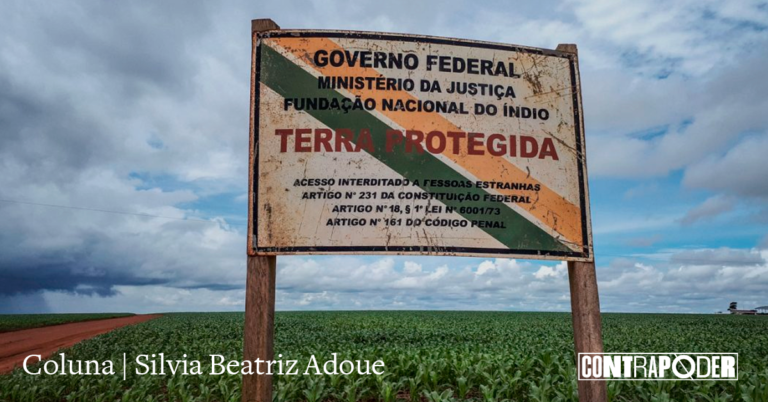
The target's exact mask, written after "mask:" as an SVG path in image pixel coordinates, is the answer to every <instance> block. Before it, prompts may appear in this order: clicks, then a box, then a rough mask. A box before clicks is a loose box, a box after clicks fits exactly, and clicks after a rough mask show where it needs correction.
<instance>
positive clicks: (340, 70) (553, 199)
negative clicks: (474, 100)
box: [267, 38, 583, 246]
mask: <svg viewBox="0 0 768 402" xmlns="http://www.w3.org/2000/svg"><path fill="white" fill-rule="evenodd" d="M267 41H268V42H271V43H274V44H277V45H279V46H280V47H281V48H282V49H284V50H285V51H288V52H290V53H291V54H293V56H294V57H297V58H299V59H301V60H302V61H304V62H305V63H306V64H307V65H308V66H310V67H312V68H314V69H316V70H317V71H319V72H320V73H321V74H323V75H341V76H360V77H380V76H381V74H380V73H379V72H378V71H376V70H375V69H373V68H363V67H349V66H346V65H345V66H342V67H332V66H326V67H318V66H316V65H315V64H314V62H313V61H312V56H313V55H314V53H315V52H316V51H317V50H321V49H322V50H327V51H329V52H330V51H333V50H344V49H343V48H342V47H341V46H339V45H338V44H337V43H336V42H334V41H332V40H330V39H328V38H269V39H267ZM349 92H351V93H353V94H355V95H359V96H361V97H363V98H371V99H376V102H377V104H381V101H382V99H385V98H388V99H394V100H397V99H401V100H403V101H406V100H416V99H417V98H415V97H414V96H412V95H411V94H409V93H408V92H405V91H377V90H375V89H372V90H369V89H367V88H366V89H359V90H358V89H353V90H349ZM379 112H380V113H382V114H384V115H385V116H387V117H388V118H390V119H391V120H392V121H394V122H395V123H397V124H398V125H400V126H401V127H403V128H405V129H406V130H411V129H414V130H420V131H422V132H424V133H425V134H426V133H427V132H429V131H432V130H439V131H442V132H448V131H466V130H462V129H461V128H459V127H458V126H456V125H455V124H453V123H452V122H451V121H449V120H448V119H446V118H445V117H443V116H441V115H440V114H437V113H427V112H409V113H398V112H394V111H382V110H379ZM442 155H443V156H445V157H447V158H448V159H450V160H452V161H453V162H454V163H456V164H458V165H460V166H461V167H463V168H464V169H466V170H467V171H469V172H470V173H472V174H473V175H474V176H475V177H477V178H478V179H480V180H485V181H511V182H520V183H526V184H533V185H536V184H539V185H540V190H539V192H538V193H537V194H538V198H537V199H536V200H534V202H532V203H530V204H517V205H518V206H519V207H521V208H523V209H524V210H526V211H528V213H530V214H531V215H533V216H534V217H536V219H538V220H540V221H541V222H542V223H544V224H545V225H547V226H549V227H550V228H552V229H553V230H554V231H556V232H558V233H560V234H561V235H562V236H563V237H564V238H565V240H567V241H568V242H570V243H573V244H576V245H578V246H583V241H582V231H581V211H580V208H579V207H578V206H577V205H574V204H573V203H571V202H570V201H568V200H566V199H565V198H564V197H563V196H561V195H560V194H558V193H556V192H555V191H554V190H552V189H550V188H549V187H547V186H546V185H544V184H543V183H541V182H539V181H538V180H536V179H534V178H533V177H530V176H529V175H528V173H527V172H525V171H523V170H521V169H520V168H519V167H517V166H515V165H514V164H512V163H511V162H509V161H507V160H506V159H504V158H500V157H492V158H478V157H472V156H470V155H467V154H466V150H464V151H462V153H461V154H459V155H456V154H453V153H443V154H442ZM497 191H498V192H499V193H501V194H505V195H519V193H515V192H514V191H512V190H497Z"/></svg>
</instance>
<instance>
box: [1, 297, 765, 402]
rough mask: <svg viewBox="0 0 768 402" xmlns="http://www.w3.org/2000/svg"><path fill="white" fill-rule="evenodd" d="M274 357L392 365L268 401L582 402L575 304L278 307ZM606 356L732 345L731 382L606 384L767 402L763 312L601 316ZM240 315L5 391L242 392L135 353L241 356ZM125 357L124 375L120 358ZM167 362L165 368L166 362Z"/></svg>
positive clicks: (616, 393)
mask: <svg viewBox="0 0 768 402" xmlns="http://www.w3.org/2000/svg"><path fill="white" fill-rule="evenodd" d="M275 327H276V339H275V354H276V355H277V354H282V355H283V357H282V358H283V359H299V360H300V361H301V362H300V363H299V366H301V367H302V368H306V366H307V362H308V359H309V356H310V355H312V354H314V355H316V356H317V358H318V360H320V361H325V360H326V359H330V358H331V353H332V352H338V353H339V354H340V355H339V361H341V360H342V359H348V360H356V359H364V360H376V359H382V360H384V362H385V363H386V374H385V375H382V376H376V375H370V376H343V375H335V376H329V375H325V376H315V375H306V376H305V375H297V376H276V377H274V378H275V381H276V387H275V398H274V401H276V402H279V401H302V402H304V401H310V402H318V401H333V402H339V401H365V402H374V401H384V402H390V401H400V402H404V401H420V402H443V401H489V402H490V401H492V402H502V401H553V402H554V401H576V400H577V393H576V392H577V381H576V369H575V357H574V351H573V336H572V332H571V317H570V314H563V313H503V312H281V313H278V314H277V316H276V319H275ZM603 327H604V338H605V344H606V351H607V352H738V353H739V375H740V379H739V381H718V382H714V381H707V382H703V381H702V382H691V381H666V382H642V381H637V382H633V381H612V382H609V383H608V390H609V393H610V397H611V400H612V401H659V402H661V401H686V400H690V401H768V320H764V319H755V317H742V316H716V315H671V314H664V315H661V314H658V315H656V314H605V315H604V316H603ZM242 330H243V314H242V313H205V314H167V315H165V316H163V317H161V318H159V319H157V320H152V321H148V322H145V323H142V324H138V325H134V326H129V327H124V328H121V329H118V330H116V331H114V332H111V333H108V334H105V335H101V336H99V337H96V338H94V339H92V340H90V341H85V342H82V343H80V344H78V345H76V346H74V347H73V348H71V349H70V350H69V351H67V358H68V359H83V360H85V359H97V360H104V359H111V360H112V361H114V362H115V371H116V372H117V373H118V374H117V375H115V376H107V377H98V376H62V375H44V374H43V375H40V376H30V375H28V374H25V373H23V372H22V371H21V370H16V371H15V372H13V373H12V374H10V375H6V376H0V400H3V398H5V399H6V400H8V401H43V400H45V401H49V400H50V401H64V400H67V401H97V400H101V401H113V400H122V401H199V402H203V401H229V402H239V401H240V381H241V379H240V376H239V375H226V374H225V375H218V376H217V375H188V376H179V375H177V376H171V375H165V376H159V375H158V376H137V375H135V374H132V371H133V370H135V368H137V366H136V364H135V363H133V362H131V360H132V359H135V357H136V356H138V355H140V354H152V353H161V352H163V353H165V358H166V360H169V359H180V358H182V355H183V354H186V355H187V359H196V360H200V361H202V362H203V371H204V372H206V373H207V372H209V371H210V357H209V355H210V354H222V355H224V357H225V358H226V359H227V360H230V359H232V360H240V359H241V358H242V357H241V351H242ZM123 352H125V353H127V354H128V356H129V364H130V367H129V369H128V372H129V374H128V378H127V381H125V382H123V381H122V375H121V374H122V363H121V362H122V354H123ZM166 371H167V369H166Z"/></svg>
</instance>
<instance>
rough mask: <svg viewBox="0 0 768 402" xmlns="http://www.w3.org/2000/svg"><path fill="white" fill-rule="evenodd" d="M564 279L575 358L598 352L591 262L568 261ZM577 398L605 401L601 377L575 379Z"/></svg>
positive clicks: (600, 348) (597, 311)
mask: <svg viewBox="0 0 768 402" xmlns="http://www.w3.org/2000/svg"><path fill="white" fill-rule="evenodd" d="M568 282H569V283H570V287H571V315H572V316H573V342H574V344H575V346H576V356H577V358H578V356H579V353H591V354H602V353H603V331H602V324H601V321H600V298H599V297H598V295H597V276H596V274H595V263H594V262H574V261H569V262H568ZM577 367H578V364H577ZM579 401H581V402H606V401H608V390H607V388H606V385H605V381H579Z"/></svg>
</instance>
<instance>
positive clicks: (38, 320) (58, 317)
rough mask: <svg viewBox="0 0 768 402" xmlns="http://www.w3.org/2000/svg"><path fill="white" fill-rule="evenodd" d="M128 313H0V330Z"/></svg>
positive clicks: (118, 315) (120, 315)
mask: <svg viewBox="0 0 768 402" xmlns="http://www.w3.org/2000/svg"><path fill="white" fill-rule="evenodd" d="M132 315H133V314H129V313H102V314H8V315H3V314H0V332H8V331H16V330H19V329H29V328H37V327H45V326H48V325H58V324H66V323H70V322H79V321H91V320H103V319H105V318H115V317H128V316H132Z"/></svg>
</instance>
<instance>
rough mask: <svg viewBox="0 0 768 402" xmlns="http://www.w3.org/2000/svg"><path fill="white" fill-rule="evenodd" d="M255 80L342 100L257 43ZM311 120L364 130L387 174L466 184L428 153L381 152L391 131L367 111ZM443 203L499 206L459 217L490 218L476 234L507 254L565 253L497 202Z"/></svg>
mask: <svg viewBox="0 0 768 402" xmlns="http://www.w3.org/2000/svg"><path fill="white" fill-rule="evenodd" d="M261 82H262V83H264V84H266V85H267V86H268V87H270V88H271V89H272V90H274V91H275V92H277V93H278V94H280V96H282V97H283V98H303V97H307V98H311V97H318V98H321V97H325V98H328V99H329V100H330V99H333V98H336V99H339V100H341V99H344V98H345V96H344V95H342V94H340V93H338V92H336V91H334V90H327V89H325V90H323V89H318V85H317V78H315V77H314V76H312V75H311V74H309V73H308V72H306V71H305V70H303V69H302V68H301V67H299V66H297V65H296V64H294V63H293V62H291V61H290V60H288V59H287V58H285V57H284V56H283V55H281V54H280V53H278V52H277V51H276V50H275V49H272V48H271V47H269V46H266V45H264V44H262V45H261ZM307 113H309V114H310V115H311V116H312V117H314V118H315V119H317V120H319V121H321V122H322V123H323V124H325V125H326V126H328V127H330V128H332V129H337V128H349V129H351V130H352V131H353V132H355V133H358V132H359V131H360V129H363V128H367V129H369V130H370V131H371V136H372V137H373V143H374V152H373V153H371V155H372V156H373V157H375V158H376V159H378V160H379V161H381V162H383V163H384V164H386V165H387V166H389V167H390V168H391V169H392V170H394V171H395V172H397V173H398V174H400V175H402V176H403V177H405V178H407V179H410V180H412V181H413V180H419V181H420V182H422V181H424V180H429V179H442V180H467V179H466V178H465V177H464V176H462V175H461V174H459V173H458V172H456V171H455V170H453V169H452V168H451V167H450V166H448V165H446V164H444V163H443V162H441V161H440V160H439V159H437V158H436V157H435V156H434V155H432V154H429V153H424V154H421V155H420V154H417V153H406V152H404V149H403V147H399V148H395V149H394V152H384V149H385V141H386V137H385V133H386V130H389V129H391V127H389V126H388V125H386V124H385V123H384V122H382V121H381V120H379V119H377V118H376V117H375V116H373V115H372V114H370V113H368V112H367V111H362V110H354V111H353V110H350V111H349V112H348V113H345V112H343V111H337V110H311V111H307ZM420 187H421V188H422V189H423V190H424V191H428V192H439V191H441V190H442V191H445V189H440V188H430V187H428V186H424V185H422V186H420ZM461 191H462V192H463V193H471V194H478V195H480V199H481V200H482V197H483V195H484V194H486V192H485V191H483V190H482V189H478V188H474V187H472V188H467V189H462V190H461ZM441 202H442V203H443V204H445V205H447V206H451V207H455V208H457V213H458V208H459V207H460V206H468V207H486V208H487V207H500V208H501V215H500V216H492V217H489V216H486V215H482V214H466V213H465V214H461V215H462V216H463V217H464V218H466V219H467V220H470V221H472V220H496V221H502V222H504V223H505V226H506V229H493V228H482V229H481V230H483V231H485V232H486V233H488V234H489V235H490V236H492V237H493V238H495V239H496V240H498V241H499V242H501V243H502V244H504V245H505V246H507V247H509V248H510V249H512V250H542V251H571V250H570V249H568V248H567V247H566V246H565V245H563V244H562V243H560V242H559V241H558V240H557V239H555V238H554V237H552V236H551V235H549V234H548V233H547V232H545V231H543V230H542V229H541V228H539V227H538V226H536V225H534V224H533V223H532V222H530V221H529V220H527V219H525V218H524V217H522V216H521V215H520V214H519V213H517V212H515V211H514V210H513V209H512V208H509V207H508V206H506V205H504V204H503V203H498V202H493V203H492V202H483V201H463V202H458V201H441Z"/></svg>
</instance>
